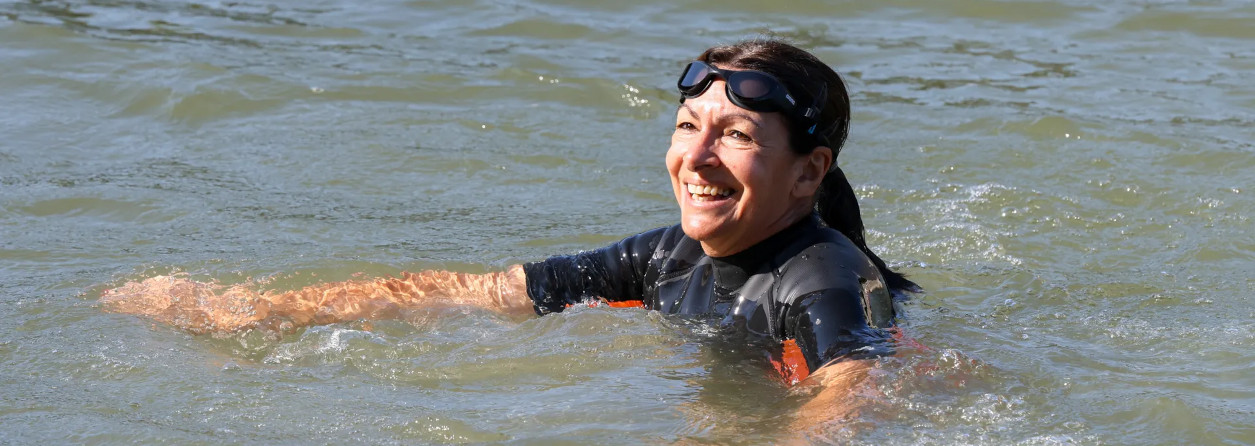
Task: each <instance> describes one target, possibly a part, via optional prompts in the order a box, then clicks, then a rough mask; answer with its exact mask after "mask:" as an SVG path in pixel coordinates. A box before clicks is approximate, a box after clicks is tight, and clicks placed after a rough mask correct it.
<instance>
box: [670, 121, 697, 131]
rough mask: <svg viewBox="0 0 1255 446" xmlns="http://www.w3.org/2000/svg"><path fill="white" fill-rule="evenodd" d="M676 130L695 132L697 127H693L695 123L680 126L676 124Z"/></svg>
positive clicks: (682, 123)
mask: <svg viewBox="0 0 1255 446" xmlns="http://www.w3.org/2000/svg"><path fill="white" fill-rule="evenodd" d="M675 128H676V129H677V130H694V129H696V128H697V126H695V125H693V123H691V122H681V123H679V124H676V125H675Z"/></svg>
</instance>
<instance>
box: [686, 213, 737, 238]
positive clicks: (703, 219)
mask: <svg viewBox="0 0 1255 446" xmlns="http://www.w3.org/2000/svg"><path fill="white" fill-rule="evenodd" d="M726 224H727V221H724V220H722V219H713V218H709V217H707V216H684V217H682V218H681V219H680V227H681V228H682V229H684V235H687V236H689V238H691V239H693V240H697V241H699V242H709V241H714V240H716V239H718V238H719V233H721V232H723V231H722V230H723V229H724V228H725V226H726Z"/></svg>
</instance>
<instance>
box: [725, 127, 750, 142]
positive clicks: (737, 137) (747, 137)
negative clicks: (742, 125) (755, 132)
mask: <svg viewBox="0 0 1255 446" xmlns="http://www.w3.org/2000/svg"><path fill="white" fill-rule="evenodd" d="M728 136H730V137H732V138H733V139H735V140H738V141H752V140H753V139H752V138H750V135H746V134H744V133H741V131H740V130H733V131H730V132H728Z"/></svg>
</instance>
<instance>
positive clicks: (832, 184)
mask: <svg viewBox="0 0 1255 446" xmlns="http://www.w3.org/2000/svg"><path fill="white" fill-rule="evenodd" d="M834 162H835V161H834ZM815 210H816V211H818V212H819V218H821V219H823V221H824V224H826V225H828V227H830V228H832V229H836V230H837V231H840V232H841V233H842V234H845V236H846V237H847V238H849V239H850V241H852V242H854V245H855V246H858V249H860V250H862V251H863V254H866V255H867V258H869V259H871V261H872V263H873V264H875V265H876V268H877V269H879V270H880V276H881V277H883V278H884V279H885V285H887V286H888V287H889V290H890V291H895V292H901V291H910V292H913V293H918V292H921V291H923V290H922V289H921V288H920V287H919V285H916V284H915V282H912V281H910V280H908V279H907V278H906V277H905V276H903V275H902V274H901V273H898V272H896V271H893V270H891V269H889V267H888V266H886V265H885V261H884V260H881V259H880V257H878V256H877V255H876V253H874V252H872V250H871V248H868V247H867V240H866V239H864V238H863V217H862V214H860V212H859V208H858V197H856V196H855V195H854V188H853V187H851V186H850V180H848V179H846V178H845V172H842V171H841V168H840V167H838V166H836V165H833V166H832V170H830V171H828V174H827V175H824V180H823V183H821V184H820V186H819V191H818V192H817V193H816V196H815ZM894 294H895V295H896V294H898V293H894Z"/></svg>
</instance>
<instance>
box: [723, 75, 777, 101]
mask: <svg viewBox="0 0 1255 446" xmlns="http://www.w3.org/2000/svg"><path fill="white" fill-rule="evenodd" d="M728 77H729V79H728V80H727V82H728V86H729V87H731V88H732V92H733V93H736V95H737V96H740V97H741V99H750V100H758V99H762V98H764V97H766V96H767V93H771V88H772V86H773V85H774V84H775V81H774V80H772V79H770V78H768V77H767V76H764V75H762V74H759V73H756V72H753V71H741V72H737V73H734V74H732V75H731V76H728Z"/></svg>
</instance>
